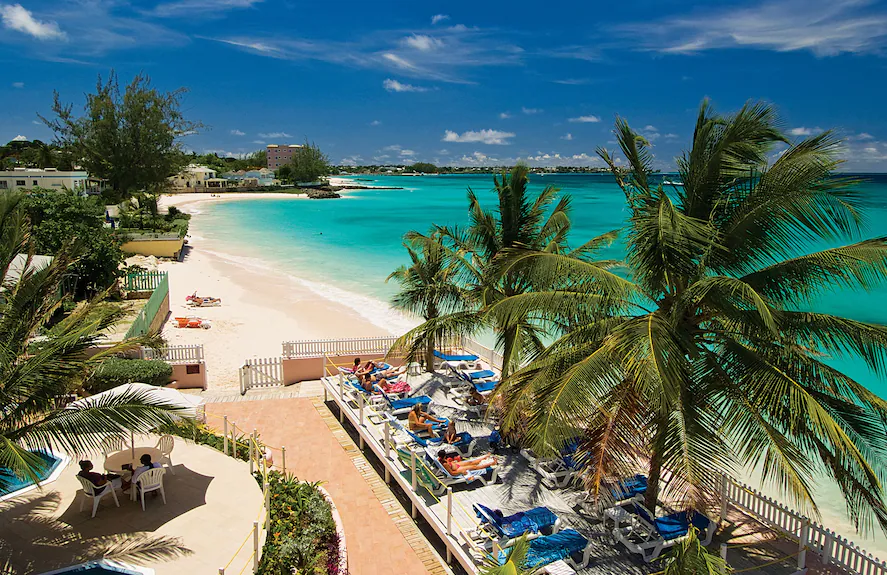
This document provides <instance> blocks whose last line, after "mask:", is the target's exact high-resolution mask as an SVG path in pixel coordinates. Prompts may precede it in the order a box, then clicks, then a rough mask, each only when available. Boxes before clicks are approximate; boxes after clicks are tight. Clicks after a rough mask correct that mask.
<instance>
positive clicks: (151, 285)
mask: <svg viewBox="0 0 887 575" xmlns="http://www.w3.org/2000/svg"><path fill="white" fill-rule="evenodd" d="M165 276H166V273H165V272H134V273H128V274H126V276H124V277H123V289H124V290H126V291H154V290H155V289H157V286H158V285H160V282H161V281H162V280H163V278H164V277H165Z"/></svg>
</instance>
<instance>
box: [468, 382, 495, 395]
mask: <svg viewBox="0 0 887 575" xmlns="http://www.w3.org/2000/svg"><path fill="white" fill-rule="evenodd" d="M497 385H499V382H498V381H484V382H481V383H475V384H474V389H476V390H477V392H478V393H486V392H487V391H493V390H494V389H496V386H497Z"/></svg>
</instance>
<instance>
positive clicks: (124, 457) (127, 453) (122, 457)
mask: <svg viewBox="0 0 887 575" xmlns="http://www.w3.org/2000/svg"><path fill="white" fill-rule="evenodd" d="M146 453H147V454H148V455H150V456H151V461H153V462H155V463H156V462H157V461H159V460H160V450H159V449H157V448H156V447H136V448H135V450H134V451H133V450H132V449H130V448H126V449H123V450H121V451H115V452H113V453H109V454H108V457H106V458H105V471H111V472H113V473H122V472H123V466H124V465H126V464H127V463H129V464H131V465H132V468H133V469H135V468H136V467H138V466H140V465H141V463H140V462H139V459H140V458H141V457H142V455H144V454H146Z"/></svg>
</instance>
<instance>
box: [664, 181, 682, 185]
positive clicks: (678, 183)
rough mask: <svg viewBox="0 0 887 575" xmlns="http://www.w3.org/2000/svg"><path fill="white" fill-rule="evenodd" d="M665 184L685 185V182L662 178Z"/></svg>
mask: <svg viewBox="0 0 887 575" xmlns="http://www.w3.org/2000/svg"><path fill="white" fill-rule="evenodd" d="M662 185H663V186H683V185H684V182H677V181H673V180H662Z"/></svg>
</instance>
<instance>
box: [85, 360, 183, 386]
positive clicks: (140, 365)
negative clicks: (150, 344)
mask: <svg viewBox="0 0 887 575" xmlns="http://www.w3.org/2000/svg"><path fill="white" fill-rule="evenodd" d="M171 376H172V366H171V365H169V364H168V363H166V362H165V361H159V360H154V359H119V358H116V357H112V358H109V359H106V360H105V361H103V362H102V365H101V366H99V368H98V369H97V370H96V372H95V373H94V374H92V377H90V378H89V379H88V380H87V381H86V384H85V385H84V387H85V388H86V389H87V391H89V392H90V393H99V392H102V391H105V390H108V389H111V388H112V387H117V386H118V385H123V384H124V383H131V382H139V383H147V384H150V385H166V384H167V383H169V378H170V377H171Z"/></svg>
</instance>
